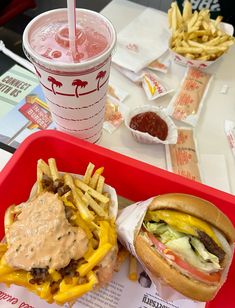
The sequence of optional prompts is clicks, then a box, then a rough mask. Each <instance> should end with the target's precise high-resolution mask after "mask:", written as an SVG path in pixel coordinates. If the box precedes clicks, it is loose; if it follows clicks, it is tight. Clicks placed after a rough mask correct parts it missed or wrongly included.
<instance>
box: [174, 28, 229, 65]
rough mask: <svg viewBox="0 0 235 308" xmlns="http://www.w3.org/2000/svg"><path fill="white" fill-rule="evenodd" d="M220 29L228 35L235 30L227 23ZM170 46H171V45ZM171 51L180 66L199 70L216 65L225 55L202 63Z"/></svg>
mask: <svg viewBox="0 0 235 308" xmlns="http://www.w3.org/2000/svg"><path fill="white" fill-rule="evenodd" d="M220 28H221V30H222V31H224V32H225V33H227V34H228V35H233V32H234V29H233V26H232V25H230V24H228V23H225V22H222V23H221V25H220ZM169 46H170V44H169ZM169 51H170V54H171V57H172V58H173V60H174V61H175V62H176V63H177V64H180V65H183V66H191V67H196V68H199V69H204V68H207V67H208V66H210V65H211V64H214V63H216V62H217V61H218V60H219V59H221V58H222V57H223V56H224V54H223V55H221V56H220V57H218V58H217V59H216V60H214V61H202V60H194V59H188V58H186V57H184V56H182V55H180V54H178V53H176V52H174V51H173V50H172V49H170V48H169Z"/></svg>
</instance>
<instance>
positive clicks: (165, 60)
mask: <svg viewBox="0 0 235 308" xmlns="http://www.w3.org/2000/svg"><path fill="white" fill-rule="evenodd" d="M170 57H171V55H170V53H169V51H166V52H164V54H163V55H162V56H161V57H159V58H157V59H156V60H154V61H153V62H151V63H150V64H149V65H148V66H147V68H149V69H151V70H153V71H157V72H161V73H164V74H166V73H167V72H168V69H169V67H170V64H171V61H170Z"/></svg>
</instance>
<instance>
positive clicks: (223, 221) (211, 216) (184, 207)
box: [149, 193, 235, 244]
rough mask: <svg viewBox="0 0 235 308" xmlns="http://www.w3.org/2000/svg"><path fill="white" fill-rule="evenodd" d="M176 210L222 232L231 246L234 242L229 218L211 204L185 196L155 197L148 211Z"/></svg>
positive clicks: (234, 238) (234, 233)
mask: <svg viewBox="0 0 235 308" xmlns="http://www.w3.org/2000/svg"><path fill="white" fill-rule="evenodd" d="M160 209H168V210H177V211H180V212H182V213H186V214H190V215H192V216H195V217H197V218H200V219H202V220H204V221H206V222H208V223H210V224H211V225H212V226H214V227H216V228H217V229H218V230H220V231H222V232H223V233H224V235H225V237H226V238H227V241H228V242H229V243H230V244H231V243H233V242H234V241H235V229H234V226H233V224H232V222H231V221H230V220H229V218H228V217H227V216H226V215H225V214H224V213H223V212H222V211H221V210H219V209H218V208H217V207H216V206H215V205H214V204H213V203H211V202H209V201H206V200H204V199H201V198H198V197H195V196H192V195H186V194H178V193H176V194H165V195H159V196H157V197H155V198H154V199H153V200H152V202H151V203H150V205H149V210H160Z"/></svg>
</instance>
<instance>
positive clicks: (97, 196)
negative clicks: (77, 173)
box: [75, 179, 109, 203]
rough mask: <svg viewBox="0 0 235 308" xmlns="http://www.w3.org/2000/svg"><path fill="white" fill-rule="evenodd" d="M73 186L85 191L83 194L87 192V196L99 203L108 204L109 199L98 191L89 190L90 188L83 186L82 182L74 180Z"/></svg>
mask: <svg viewBox="0 0 235 308" xmlns="http://www.w3.org/2000/svg"><path fill="white" fill-rule="evenodd" d="M75 185H76V186H77V187H78V188H80V189H81V190H83V191H85V192H87V191H88V192H89V194H90V195H91V196H92V197H93V198H95V199H96V200H98V201H100V202H104V203H107V202H109V198H107V197H106V196H104V195H102V194H101V193H99V192H98V191H96V190H94V189H93V188H91V187H90V186H88V185H87V184H85V183H84V182H82V181H81V180H79V179H76V180H75Z"/></svg>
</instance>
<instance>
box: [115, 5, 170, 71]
mask: <svg viewBox="0 0 235 308" xmlns="http://www.w3.org/2000/svg"><path fill="white" fill-rule="evenodd" d="M167 29H168V26H167V18H166V15H165V14H164V13H162V12H160V11H157V10H154V9H151V8H147V9H145V10H144V11H143V13H141V14H140V15H139V16H138V17H136V18H135V19H134V20H133V21H132V22H130V23H129V24H128V25H127V26H126V27H125V28H124V29H123V30H122V31H121V32H119V33H118V38H117V46H116V52H115V54H114V56H113V59H112V61H113V62H114V63H116V64H118V65H120V66H122V67H124V68H127V69H129V70H131V71H133V72H138V71H140V70H141V69H143V68H144V67H146V66H147V65H148V64H149V63H151V62H152V61H153V60H155V59H157V58H158V57H160V56H161V55H162V54H163V53H164V52H165V51H166V50H167V49H168V40H169V36H170V34H169V32H168V30H167ZM159 42H161V43H160V44H159Z"/></svg>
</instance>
